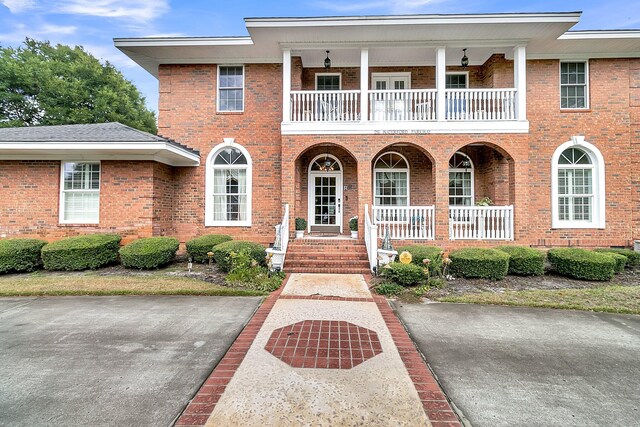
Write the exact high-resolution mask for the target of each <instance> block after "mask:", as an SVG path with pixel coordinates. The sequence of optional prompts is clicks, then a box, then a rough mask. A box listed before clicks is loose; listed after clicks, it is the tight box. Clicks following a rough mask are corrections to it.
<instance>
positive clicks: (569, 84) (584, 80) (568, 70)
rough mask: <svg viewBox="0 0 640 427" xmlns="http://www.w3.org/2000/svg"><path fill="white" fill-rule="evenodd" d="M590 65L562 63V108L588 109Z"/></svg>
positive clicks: (584, 63)
mask: <svg viewBox="0 0 640 427" xmlns="http://www.w3.org/2000/svg"><path fill="white" fill-rule="evenodd" d="M588 81H589V79H588V65H587V63H586V62H561V63H560V108H567V109H571V108H588V106H589V103H588Z"/></svg>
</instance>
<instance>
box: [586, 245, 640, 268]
mask: <svg viewBox="0 0 640 427" xmlns="http://www.w3.org/2000/svg"><path fill="white" fill-rule="evenodd" d="M594 250H595V251H596V252H610V253H614V254H620V255H624V256H626V257H627V266H628V267H640V252H636V251H634V250H631V249H622V248H598V249H594Z"/></svg>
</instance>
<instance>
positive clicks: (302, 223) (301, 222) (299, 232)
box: [296, 218, 307, 239]
mask: <svg viewBox="0 0 640 427" xmlns="http://www.w3.org/2000/svg"><path fill="white" fill-rule="evenodd" d="M306 229H307V220H306V219H304V218H296V239H302V237H304V230H306Z"/></svg>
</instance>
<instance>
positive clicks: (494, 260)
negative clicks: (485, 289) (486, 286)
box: [449, 248, 509, 280]
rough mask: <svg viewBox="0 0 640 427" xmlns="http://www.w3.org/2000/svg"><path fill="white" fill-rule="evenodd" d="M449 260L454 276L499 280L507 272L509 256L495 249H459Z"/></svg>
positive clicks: (452, 253)
mask: <svg viewBox="0 0 640 427" xmlns="http://www.w3.org/2000/svg"><path fill="white" fill-rule="evenodd" d="M449 258H451V274H453V275H454V276H460V277H478V278H481V279H493V280H501V279H504V277H505V276H506V275H507V272H508V271H509V255H508V254H506V253H505V252H502V251H499V250H497V249H484V248H466V249H459V250H457V251H453V252H451V254H450V255H449Z"/></svg>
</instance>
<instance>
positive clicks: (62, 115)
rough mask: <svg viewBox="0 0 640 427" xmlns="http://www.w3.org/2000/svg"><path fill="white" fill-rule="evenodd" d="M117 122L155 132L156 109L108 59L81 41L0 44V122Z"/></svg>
mask: <svg viewBox="0 0 640 427" xmlns="http://www.w3.org/2000/svg"><path fill="white" fill-rule="evenodd" d="M106 122H121V123H124V124H126V125H128V126H131V127H134V128H136V129H140V130H143V131H146V132H151V133H154V134H155V133H156V131H157V128H156V119H155V113H153V112H152V111H150V110H148V109H147V108H146V106H145V100H144V97H143V96H142V95H141V94H140V92H139V91H138V89H136V87H135V86H134V85H133V83H131V82H130V81H129V80H127V79H125V78H124V76H123V75H122V73H121V72H120V71H118V70H117V69H116V68H115V67H114V66H113V65H112V64H110V63H109V62H106V63H105V64H101V63H100V61H99V60H98V59H97V58H95V57H94V56H92V55H91V54H89V53H88V52H86V51H85V50H84V49H83V48H82V47H81V46H75V47H70V46H66V45H60V44H58V45H56V46H52V45H51V44H50V43H49V42H46V41H44V42H42V41H36V40H33V39H29V38H27V39H26V40H25V42H24V45H22V46H20V47H18V48H13V47H6V48H0V126H3V127H14V126H34V125H60V124H82V123H106Z"/></svg>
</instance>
